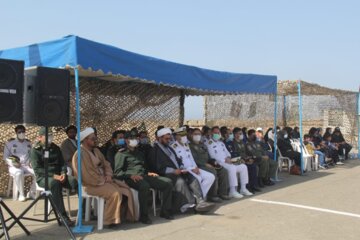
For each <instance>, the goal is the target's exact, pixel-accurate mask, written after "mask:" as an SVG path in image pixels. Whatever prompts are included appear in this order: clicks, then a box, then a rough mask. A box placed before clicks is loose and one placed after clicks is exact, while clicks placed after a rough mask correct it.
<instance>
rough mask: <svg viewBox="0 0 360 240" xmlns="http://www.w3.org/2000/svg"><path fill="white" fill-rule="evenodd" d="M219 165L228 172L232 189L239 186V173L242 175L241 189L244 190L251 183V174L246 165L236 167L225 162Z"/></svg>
mask: <svg viewBox="0 0 360 240" xmlns="http://www.w3.org/2000/svg"><path fill="white" fill-rule="evenodd" d="M219 164H220V165H221V166H223V167H224V168H225V169H226V170H227V171H228V176H229V186H230V188H231V187H237V186H238V185H239V184H238V177H237V174H238V173H239V174H240V182H241V188H243V187H244V186H246V184H248V183H249V174H248V170H247V167H246V165H245V164H240V165H234V164H229V163H225V162H223V163H219Z"/></svg>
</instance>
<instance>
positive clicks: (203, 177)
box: [171, 127, 215, 199]
mask: <svg viewBox="0 0 360 240" xmlns="http://www.w3.org/2000/svg"><path fill="white" fill-rule="evenodd" d="M174 133H175V139H176V141H175V142H174V143H173V144H171V147H172V148H173V149H174V151H175V152H176V155H177V156H178V158H180V159H181V161H182V163H183V165H184V168H185V170H187V171H188V172H189V173H190V174H191V175H193V176H194V177H195V178H196V179H197V181H198V182H199V183H200V187H201V191H202V195H203V198H204V199H206V195H207V193H208V192H209V189H210V188H211V186H212V184H213V183H214V181H215V176H214V175H213V174H212V173H210V172H207V171H205V170H202V169H200V168H198V166H197V165H196V163H195V160H194V158H193V155H192V153H191V150H190V147H189V144H188V143H187V141H188V139H187V136H186V135H187V134H186V128H185V127H181V128H179V129H177V130H175V132H174Z"/></svg>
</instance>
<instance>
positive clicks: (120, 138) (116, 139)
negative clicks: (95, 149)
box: [106, 130, 126, 171]
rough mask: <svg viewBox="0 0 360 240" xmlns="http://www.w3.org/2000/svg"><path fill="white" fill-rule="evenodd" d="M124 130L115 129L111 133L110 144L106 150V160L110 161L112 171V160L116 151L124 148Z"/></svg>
mask: <svg viewBox="0 0 360 240" xmlns="http://www.w3.org/2000/svg"><path fill="white" fill-rule="evenodd" d="M124 136H125V131H124V130H116V131H115V132H113V133H112V136H111V142H112V143H113V144H112V145H110V146H109V147H108V149H107V151H106V160H108V161H109V162H110V166H111V169H112V170H113V171H114V165H115V164H114V160H115V155H116V153H117V152H121V151H124V150H125V149H126V143H125V139H124Z"/></svg>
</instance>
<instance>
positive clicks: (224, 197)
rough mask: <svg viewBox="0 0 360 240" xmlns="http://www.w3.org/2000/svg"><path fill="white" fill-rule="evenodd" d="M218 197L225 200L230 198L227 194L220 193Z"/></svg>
mask: <svg viewBox="0 0 360 240" xmlns="http://www.w3.org/2000/svg"><path fill="white" fill-rule="evenodd" d="M220 198H221V199H222V200H225V201H228V200H230V199H231V197H229V195H220Z"/></svg>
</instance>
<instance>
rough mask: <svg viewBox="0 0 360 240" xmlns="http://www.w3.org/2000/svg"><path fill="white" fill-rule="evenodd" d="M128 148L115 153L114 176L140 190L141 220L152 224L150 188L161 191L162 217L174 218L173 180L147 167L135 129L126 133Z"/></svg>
mask: <svg viewBox="0 0 360 240" xmlns="http://www.w3.org/2000/svg"><path fill="white" fill-rule="evenodd" d="M125 141H126V146H127V149H126V150H125V151H123V152H118V153H116V155H115V168H114V178H116V179H118V180H124V181H125V183H127V185H129V186H130V187H131V188H134V189H136V190H137V191H138V192H139V205H140V221H141V222H142V223H144V224H151V220H150V218H149V215H148V200H149V190H150V188H153V189H156V190H159V191H161V193H162V206H161V212H160V217H163V218H166V219H174V218H173V216H172V214H171V203H172V188H173V186H172V181H171V179H169V178H166V177H160V176H159V175H158V174H156V173H153V172H148V171H147V170H146V168H145V159H144V154H143V153H142V152H141V151H139V150H138V144H139V140H138V136H137V133H136V132H134V131H131V132H127V133H126V134H125Z"/></svg>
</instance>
